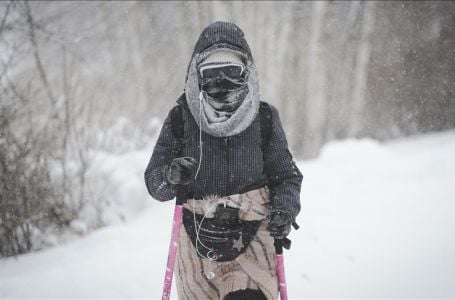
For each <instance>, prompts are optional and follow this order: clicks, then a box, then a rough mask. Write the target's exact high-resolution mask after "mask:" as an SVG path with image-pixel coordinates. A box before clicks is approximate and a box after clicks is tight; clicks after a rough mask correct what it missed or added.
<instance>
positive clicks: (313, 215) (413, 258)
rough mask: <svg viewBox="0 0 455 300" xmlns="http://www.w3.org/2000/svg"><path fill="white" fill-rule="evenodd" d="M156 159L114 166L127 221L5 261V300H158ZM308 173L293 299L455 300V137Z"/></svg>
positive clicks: (164, 230) (354, 148) (161, 211)
mask: <svg viewBox="0 0 455 300" xmlns="http://www.w3.org/2000/svg"><path fill="white" fill-rule="evenodd" d="M150 154H151V151H144V152H135V153H128V154H124V155H121V156H112V157H110V158H106V159H107V161H108V162H109V161H110V164H107V165H106V166H105V168H107V169H109V168H112V170H111V171H112V176H117V177H116V178H117V179H116V180H118V181H119V182H122V185H120V186H119V187H118V191H117V194H116V196H117V197H121V202H122V203H123V204H124V205H125V206H126V207H128V210H127V213H126V219H127V220H128V221H126V222H125V223H121V222H117V223H114V225H111V226H109V227H105V228H103V229H100V230H97V231H95V232H93V233H91V234H89V235H88V236H86V237H84V238H81V239H78V240H74V241H72V242H69V243H67V244H65V245H61V246H57V247H55V248H52V249H48V250H43V251H41V252H36V253H31V254H27V255H23V256H20V257H18V258H10V259H3V260H0V298H1V299H11V298H41V299H47V298H53V299H62V298H66V299H68V298H73V299H75V298H78V299H81V298H83V299H89V298H90V299H93V298H116V299H119V298H122V299H123V298H149V299H150V298H151V299H158V298H160V293H161V289H162V281H163V274H164V268H165V263H166V255H167V253H166V252H167V248H168V241H169V234H170V230H171V217H172V211H173V203H172V202H167V203H160V202H157V201H153V200H152V199H151V198H148V196H147V194H146V190H145V186H144V184H143V181H142V180H143V179H142V174H143V171H144V168H145V165H146V164H147V162H148V159H149V156H150ZM114 162H115V163H114ZM109 166H110V167H109ZM299 166H300V167H301V169H302V170H303V173H304V176H305V178H304V184H303V190H302V207H303V210H302V213H301V214H300V216H299V219H298V221H299V223H300V225H301V226H302V229H301V230H299V231H295V232H293V233H292V234H291V238H292V240H293V246H292V249H291V251H288V252H286V254H285V255H286V256H285V260H286V273H287V279H288V284H289V294H290V296H291V298H292V299H303V298H305V299H308V298H455V131H448V132H444V133H438V134H431V135H426V136H420V137H414V138H408V139H402V140H399V141H395V142H390V143H385V144H380V143H378V142H375V141H373V140H348V141H343V142H336V143H331V144H329V145H327V146H326V147H324V149H323V151H322V153H321V156H320V157H319V158H318V159H316V160H312V161H303V162H301V163H300V164H299ZM107 169H105V170H107ZM129 203H131V206H128V204H129ZM133 216H134V217H133ZM173 295H174V296H175V297H176V294H175V291H174V293H173Z"/></svg>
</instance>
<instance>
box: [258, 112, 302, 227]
mask: <svg viewBox="0 0 455 300" xmlns="http://www.w3.org/2000/svg"><path fill="white" fill-rule="evenodd" d="M269 106H270V109H271V110H272V126H271V133H270V137H269V140H268V143H267V144H266V147H265V149H264V170H265V173H266V174H267V177H268V187H269V190H270V202H271V211H272V212H280V211H281V212H285V213H287V214H289V216H290V217H291V218H292V221H295V218H296V217H297V215H298V213H299V211H300V188H301V184H302V179H303V176H302V173H301V172H300V170H299V169H298V168H297V166H296V164H295V162H294V160H293V157H292V154H291V152H290V151H289V148H288V143H287V140H286V135H285V133H284V131H283V127H282V125H281V121H280V117H279V114H278V110H277V109H276V108H275V107H273V106H272V105H270V104H269Z"/></svg>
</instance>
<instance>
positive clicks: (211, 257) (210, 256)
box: [191, 200, 218, 261]
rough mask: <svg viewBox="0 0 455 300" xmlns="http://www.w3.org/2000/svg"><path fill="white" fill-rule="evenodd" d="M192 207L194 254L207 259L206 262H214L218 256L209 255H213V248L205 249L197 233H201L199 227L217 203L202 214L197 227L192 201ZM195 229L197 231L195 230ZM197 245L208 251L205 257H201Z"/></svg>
mask: <svg viewBox="0 0 455 300" xmlns="http://www.w3.org/2000/svg"><path fill="white" fill-rule="evenodd" d="M201 201H204V200H201ZM191 205H192V208H193V221H194V230H195V232H196V252H197V253H198V254H199V256H201V257H204V258H207V259H208V260H210V261H214V260H217V258H218V256H217V255H216V254H215V253H214V254H213V255H210V253H213V248H209V247H207V246H206V245H205V244H204V243H203V242H202V241H201V239H200V238H199V232H200V231H201V227H202V222H204V219H205V218H206V217H207V214H208V213H210V211H211V210H212V209H213V207H215V206H217V205H218V203H214V204H212V205H211V206H210V207H209V208H208V209H207V211H206V212H204V216H203V217H202V220H201V222H200V223H199V226H198V224H197V221H196V212H195V209H194V201H193V202H192V203H191ZM196 227H197V229H196ZM198 244H201V246H202V247H204V248H205V249H207V250H209V252H207V256H205V255H203V254H202V253H200V252H199V249H198V247H197V246H198Z"/></svg>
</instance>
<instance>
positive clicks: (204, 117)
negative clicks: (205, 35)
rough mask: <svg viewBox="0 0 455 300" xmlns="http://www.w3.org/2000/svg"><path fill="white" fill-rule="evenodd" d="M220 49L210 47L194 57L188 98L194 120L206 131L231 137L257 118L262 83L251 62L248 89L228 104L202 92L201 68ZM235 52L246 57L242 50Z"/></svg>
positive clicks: (188, 83) (231, 95)
mask: <svg viewBox="0 0 455 300" xmlns="http://www.w3.org/2000/svg"><path fill="white" fill-rule="evenodd" d="M222 49H223V50H226V48H222ZM219 50H221V48H209V49H208V50H206V51H204V52H202V53H200V54H197V55H195V56H194V57H193V59H192V61H191V63H190V66H189V68H188V76H187V81H186V84H185V96H186V101H187V103H188V107H189V108H190V111H191V114H192V116H193V118H194V120H195V121H196V123H197V124H198V126H199V127H200V128H201V129H202V130H203V131H204V132H206V133H208V134H210V135H212V136H216V137H227V136H233V135H237V134H239V133H241V132H242V131H244V130H245V129H246V128H248V127H249V126H250V125H251V123H253V121H254V119H255V118H256V115H257V113H258V111H259V102H260V95H259V83H258V76H257V71H256V66H255V64H254V62H253V61H251V60H248V61H247V64H246V67H247V68H248V70H249V76H248V79H247V86H246V87H245V88H244V89H239V90H238V91H234V92H232V93H230V94H229V95H228V96H227V98H226V99H225V101H224V102H219V101H217V100H216V99H214V98H212V97H210V96H208V95H207V94H205V93H201V91H200V89H199V79H198V69H197V65H198V64H199V63H200V62H201V61H202V60H204V59H205V58H206V57H208V56H209V55H210V54H212V53H214V52H216V51H219ZM230 50H231V49H230ZM232 51H234V52H236V53H238V54H239V55H242V56H244V55H243V54H242V53H241V52H239V51H236V50H233V49H232Z"/></svg>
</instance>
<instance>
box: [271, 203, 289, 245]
mask: <svg viewBox="0 0 455 300" xmlns="http://www.w3.org/2000/svg"><path fill="white" fill-rule="evenodd" d="M268 218H269V224H268V226H267V230H268V231H269V232H270V235H271V236H272V237H274V238H275V239H278V240H281V239H284V238H285V237H286V236H287V235H288V234H289V233H290V232H291V225H292V222H293V220H292V216H291V214H290V213H289V212H287V211H284V210H273V211H271V212H270V214H269V216H268Z"/></svg>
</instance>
